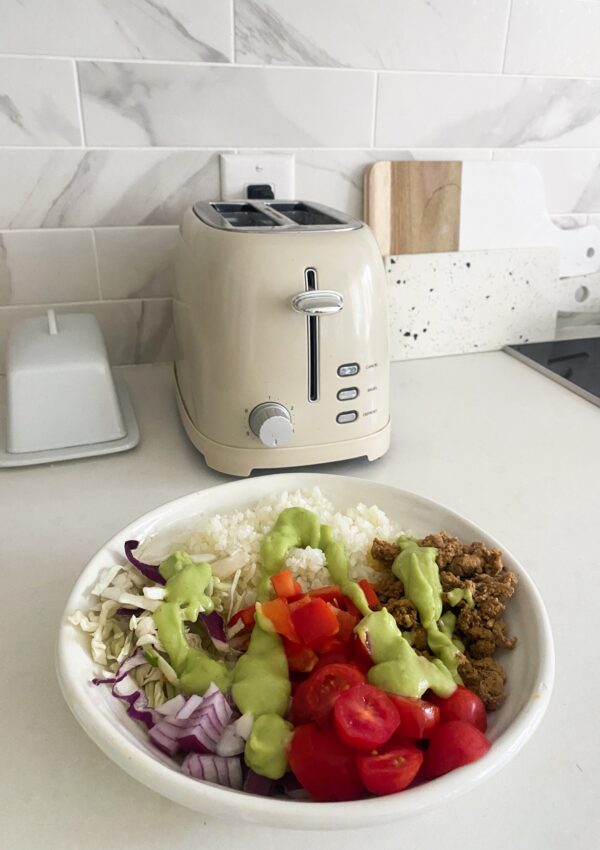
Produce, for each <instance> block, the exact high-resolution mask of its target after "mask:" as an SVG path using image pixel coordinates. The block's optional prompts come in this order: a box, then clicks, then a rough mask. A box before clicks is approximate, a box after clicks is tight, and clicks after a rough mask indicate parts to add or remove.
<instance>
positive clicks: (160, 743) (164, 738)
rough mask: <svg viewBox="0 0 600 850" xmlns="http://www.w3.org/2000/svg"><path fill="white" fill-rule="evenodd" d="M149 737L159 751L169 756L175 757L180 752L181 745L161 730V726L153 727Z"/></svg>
mask: <svg viewBox="0 0 600 850" xmlns="http://www.w3.org/2000/svg"><path fill="white" fill-rule="evenodd" d="M148 737H149V738H150V740H151V741H152V743H153V744H155V745H156V746H157V747H158V748H159V749H161V750H162V751H163V752H164V753H167V755H169V756H174V755H176V754H177V753H178V752H179V743H178V742H177V740H175V739H173V738H169V736H168V735H167V734H166V733H165V732H164V730H162V729H160V728H159V724H157V725H156V726H153V727H152V729H150V731H149V732H148Z"/></svg>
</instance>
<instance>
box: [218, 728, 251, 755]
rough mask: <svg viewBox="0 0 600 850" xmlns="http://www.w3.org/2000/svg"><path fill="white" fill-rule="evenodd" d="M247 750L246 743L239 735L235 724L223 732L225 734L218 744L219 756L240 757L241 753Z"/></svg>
mask: <svg viewBox="0 0 600 850" xmlns="http://www.w3.org/2000/svg"><path fill="white" fill-rule="evenodd" d="M245 748H246V742H245V741H244V739H243V738H242V736H241V735H238V734H237V732H236V730H235V723H230V724H229V726H226V727H225V729H224V730H223V734H222V735H221V737H220V739H219V741H218V743H217V755H218V756H225V757H229V756H239V755H240V753H243V752H244V749H245Z"/></svg>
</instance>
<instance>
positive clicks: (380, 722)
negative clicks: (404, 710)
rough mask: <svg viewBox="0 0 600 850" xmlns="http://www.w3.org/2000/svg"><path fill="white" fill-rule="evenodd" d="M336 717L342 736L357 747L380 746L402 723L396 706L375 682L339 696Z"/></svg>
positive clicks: (335, 710) (334, 710) (352, 745)
mask: <svg viewBox="0 0 600 850" xmlns="http://www.w3.org/2000/svg"><path fill="white" fill-rule="evenodd" d="M333 717H334V722H335V731H336V732H337V733H338V737H339V738H340V739H341V740H342V741H343V742H344V744H347V745H348V746H349V747H354V748H355V749H357V750H376V749H377V747H380V746H381V745H382V744H385V742H386V741H388V740H389V739H390V738H391V737H392V735H393V734H394V732H395V731H396V729H397V728H398V724H399V723H400V715H399V714H398V711H397V709H396V706H395V705H394V703H393V702H392V701H391V699H390V698H389V697H388V696H387V694H386V693H384V691H380V690H379V688H375V687H373V685H357V686H356V687H355V688H350V690H349V691H345V692H344V693H343V694H340V696H339V697H338V698H337V700H336V703H335V706H334V709H333Z"/></svg>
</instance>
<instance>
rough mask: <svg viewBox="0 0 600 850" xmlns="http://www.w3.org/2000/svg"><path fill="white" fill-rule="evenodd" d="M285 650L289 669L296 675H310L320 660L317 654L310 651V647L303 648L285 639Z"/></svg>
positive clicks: (299, 644)
mask: <svg viewBox="0 0 600 850" xmlns="http://www.w3.org/2000/svg"><path fill="white" fill-rule="evenodd" d="M283 649H284V651H285V654H286V657H287V661H288V667H289V669H290V670H291V671H293V672H294V673H310V672H311V670H313V669H314V668H315V665H316V663H317V661H318V660H319V657H318V655H317V653H316V652H314V651H313V650H312V649H309V647H308V646H303V645H302V644H301V643H294V642H292V641H291V640H288V639H287V638H285V637H284V639H283Z"/></svg>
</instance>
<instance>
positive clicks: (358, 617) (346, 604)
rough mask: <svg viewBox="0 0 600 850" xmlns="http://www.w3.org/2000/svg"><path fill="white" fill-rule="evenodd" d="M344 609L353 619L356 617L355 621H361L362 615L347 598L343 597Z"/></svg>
mask: <svg viewBox="0 0 600 850" xmlns="http://www.w3.org/2000/svg"><path fill="white" fill-rule="evenodd" d="M344 608H345V609H346V611H347V612H348V613H349V614H352V616H353V617H356V620H357V621H358V620H361V619H362V616H363V615H362V614H361V613H360V611H359V610H358V608H357V607H356V605H355V604H354V602H353V601H352V600H351V599H350V597H349V596H344Z"/></svg>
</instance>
